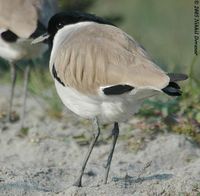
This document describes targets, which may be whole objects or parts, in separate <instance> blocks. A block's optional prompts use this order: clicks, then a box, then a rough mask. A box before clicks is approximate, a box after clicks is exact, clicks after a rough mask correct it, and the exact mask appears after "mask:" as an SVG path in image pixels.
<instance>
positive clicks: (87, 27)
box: [33, 11, 187, 186]
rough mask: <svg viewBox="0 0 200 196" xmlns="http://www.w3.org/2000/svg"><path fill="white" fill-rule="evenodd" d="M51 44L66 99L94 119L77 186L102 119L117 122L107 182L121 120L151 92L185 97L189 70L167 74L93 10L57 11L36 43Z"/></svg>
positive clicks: (57, 77)
mask: <svg viewBox="0 0 200 196" xmlns="http://www.w3.org/2000/svg"><path fill="white" fill-rule="evenodd" d="M47 40H48V42H49V44H50V45H51V46H52V50H51V56H50V63H49V68H50V73H51V75H52V77H53V80H54V82H55V86H56V89H57V93H58V95H59V96H60V98H61V100H62V102H63V103H64V105H65V106H66V107H68V108H69V109H70V110H71V111H73V112H74V113H75V114H77V115H79V116H81V117H83V118H87V119H93V122H94V125H95V126H94V131H95V134H94V138H93V140H92V142H91V145H90V147H89V150H88V153H87V154H86V157H85V159H84V162H83V165H82V167H81V171H80V174H79V176H78V179H77V181H76V182H75V184H74V185H76V186H82V176H83V173H84V170H85V167H86V164H87V162H88V159H89V157H90V154H91V152H92V149H93V147H94V145H95V143H96V141H97V139H98V137H99V134H100V127H99V124H100V123H114V128H113V130H112V136H113V141H112V146H111V150H110V153H109V156H108V160H107V164H106V169H105V177H104V183H107V179H108V173H109V169H110V164H111V160H112V156H113V152H114V148H115V144H116V141H117V138H118V134H119V127H118V122H120V121H124V120H127V119H128V118H130V117H132V116H133V115H134V114H135V113H136V112H138V110H139V108H140V105H141V103H142V102H143V101H144V100H145V99H148V98H149V97H151V96H153V95H156V94H159V93H165V94H167V95H169V96H180V95H181V90H180V87H179V85H178V84H177V82H178V81H181V80H185V79H187V76H186V75H184V74H174V73H171V74H167V73H165V72H164V71H163V70H161V68H159V67H158V66H157V65H156V64H155V63H154V62H153V61H152V59H151V58H150V57H149V56H148V54H147V52H146V51H145V50H144V49H143V48H142V47H141V46H140V44H139V43H138V42H136V41H135V40H134V39H133V38H132V37H131V36H130V35H128V34H126V33H125V32H124V31H123V30H121V29H119V28H118V27H116V26H115V25H113V24H112V23H110V22H109V21H107V20H105V19H103V18H100V17H97V16H95V15H92V14H87V13H82V12H79V11H69V12H65V13H58V14H56V15H54V16H53V17H52V18H51V19H50V21H49V24H48V31H47V33H46V34H44V35H42V36H40V37H39V38H37V39H35V40H34V41H33V43H37V42H41V41H47Z"/></svg>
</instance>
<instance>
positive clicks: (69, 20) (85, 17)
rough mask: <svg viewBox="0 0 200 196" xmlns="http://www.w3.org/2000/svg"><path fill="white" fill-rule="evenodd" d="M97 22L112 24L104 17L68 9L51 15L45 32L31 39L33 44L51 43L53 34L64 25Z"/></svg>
mask: <svg viewBox="0 0 200 196" xmlns="http://www.w3.org/2000/svg"><path fill="white" fill-rule="evenodd" d="M89 21H92V22H97V23H101V24H109V25H113V24H112V23H110V22H109V21H107V20H106V19H103V18H101V17H98V16H95V15H93V14H88V13H83V12H79V11H68V12H61V13H57V14H55V15H54V16H52V17H51V19H50V20H49V23H48V28H47V32H46V33H45V34H43V35H41V36H40V37H38V38H36V39H34V40H33V42H32V43H33V44H35V43H38V42H48V43H50V44H52V43H53V39H54V36H55V35H56V33H57V32H58V31H59V30H60V29H62V28H63V27H64V26H66V25H70V24H76V23H79V22H89Z"/></svg>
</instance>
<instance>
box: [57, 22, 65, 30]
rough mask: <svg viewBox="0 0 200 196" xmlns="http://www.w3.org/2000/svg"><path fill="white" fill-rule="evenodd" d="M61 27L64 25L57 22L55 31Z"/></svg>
mask: <svg viewBox="0 0 200 196" xmlns="http://www.w3.org/2000/svg"><path fill="white" fill-rule="evenodd" d="M63 26H64V25H63V23H62V22H59V23H58V24H57V25H56V27H57V29H61V28H62V27H63Z"/></svg>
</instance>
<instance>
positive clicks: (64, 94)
mask: <svg viewBox="0 0 200 196" xmlns="http://www.w3.org/2000/svg"><path fill="white" fill-rule="evenodd" d="M55 86H56V90H57V92H58V95H59V97H60V98H61V100H62V102H63V103H64V105H65V106H66V107H67V108H68V109H70V110H71V111H72V112H74V113H75V114H77V115H79V116H81V117H83V118H87V119H92V118H94V117H98V119H99V121H100V122H102V123H110V122H115V121H124V120H127V119H128V118H129V117H130V116H132V115H133V114H135V113H136V112H137V111H138V110H139V107H140V104H141V102H142V101H141V100H134V97H133V95H128V94H127V95H122V96H105V97H101V96H100V95H84V94H83V93H80V92H78V91H77V90H75V89H73V88H70V87H66V86H63V85H62V84H60V83H59V82H58V81H57V80H55Z"/></svg>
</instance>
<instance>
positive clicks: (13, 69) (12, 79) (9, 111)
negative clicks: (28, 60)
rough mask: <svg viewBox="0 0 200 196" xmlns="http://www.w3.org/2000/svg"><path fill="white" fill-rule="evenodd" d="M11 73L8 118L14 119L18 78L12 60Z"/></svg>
mask: <svg viewBox="0 0 200 196" xmlns="http://www.w3.org/2000/svg"><path fill="white" fill-rule="evenodd" d="M10 73H11V91H10V100H9V109H8V120H9V121H12V106H13V97H14V90H15V84H16V78H17V72H16V65H15V64H14V63H12V62H10Z"/></svg>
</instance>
